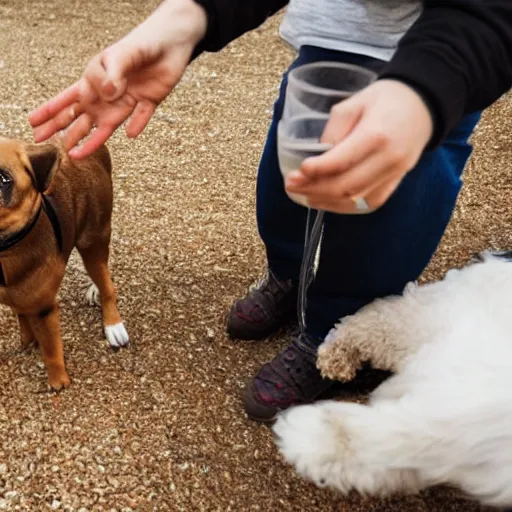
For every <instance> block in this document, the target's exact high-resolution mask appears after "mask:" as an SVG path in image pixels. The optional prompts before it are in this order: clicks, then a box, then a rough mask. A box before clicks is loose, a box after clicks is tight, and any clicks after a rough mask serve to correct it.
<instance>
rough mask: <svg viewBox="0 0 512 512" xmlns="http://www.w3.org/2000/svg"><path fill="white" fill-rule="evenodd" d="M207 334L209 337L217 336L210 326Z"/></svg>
mask: <svg viewBox="0 0 512 512" xmlns="http://www.w3.org/2000/svg"><path fill="white" fill-rule="evenodd" d="M206 336H208V338H214V337H215V331H214V330H213V329H211V328H210V327H208V328H207V329H206Z"/></svg>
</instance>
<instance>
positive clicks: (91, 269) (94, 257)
mask: <svg viewBox="0 0 512 512" xmlns="http://www.w3.org/2000/svg"><path fill="white" fill-rule="evenodd" d="M105 245H106V247H105ZM79 252H80V255H81V256H82V260H83V262H84V266H85V268H86V270H87V273H88V274H89V276H90V278H91V279H92V282H93V283H94V284H95V285H96V286H97V287H98V291H99V294H100V303H101V309H102V313H103V325H104V328H105V335H106V337H107V340H108V342H109V343H110V345H111V346H112V347H114V348H118V347H122V346H124V345H126V344H127V343H128V334H127V332H126V329H125V328H124V325H123V323H122V322H121V315H120V314H119V311H118V309H117V294H116V289H115V287H114V283H113V282H112V278H111V277H110V271H109V269H108V243H107V244H101V245H100V244H97V245H96V246H94V247H93V248H88V249H86V250H84V249H79Z"/></svg>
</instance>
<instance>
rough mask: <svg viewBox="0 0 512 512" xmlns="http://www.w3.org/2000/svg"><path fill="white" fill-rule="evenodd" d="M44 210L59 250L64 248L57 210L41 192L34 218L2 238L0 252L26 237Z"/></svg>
mask: <svg viewBox="0 0 512 512" xmlns="http://www.w3.org/2000/svg"><path fill="white" fill-rule="evenodd" d="M43 210H44V212H45V213H46V216H47V217H48V220H49V221H50V224H51V225H52V230H53V234H54V236H55V241H56V242H57V247H58V248H59V252H62V250H63V241H62V229H61V227H60V222H59V218H58V217H57V211H56V210H55V207H54V205H53V203H52V200H51V199H50V197H49V196H46V195H44V194H41V205H40V206H39V208H38V209H37V212H36V214H35V215H34V217H32V220H31V221H30V222H29V223H28V224H26V225H25V226H23V228H21V229H20V230H19V231H16V233H12V234H11V235H10V236H8V237H7V238H5V239H4V240H0V253H2V252H5V251H7V250H8V249H12V248H13V247H14V246H16V245H18V244H19V243H20V242H21V241H22V240H23V239H24V238H26V237H27V236H28V235H29V233H30V232H31V231H32V230H33V229H34V226H35V225H36V223H37V221H38V220H39V217H40V216H41V212H42V211H43ZM0 286H5V276H4V272H3V269H2V265H1V263H0Z"/></svg>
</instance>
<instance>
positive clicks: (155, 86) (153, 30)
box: [29, 0, 207, 159]
mask: <svg viewBox="0 0 512 512" xmlns="http://www.w3.org/2000/svg"><path fill="white" fill-rule="evenodd" d="M206 24H207V19H206V13H205V11H204V10H203V8H202V7H200V6H199V5H198V4H197V3H196V2H194V1H193V0H166V1H164V2H163V3H162V4H161V5H160V6H159V7H158V8H157V9H156V11H154V12H153V13H152V14H151V15H150V16H149V17H148V18H147V19H146V20H145V21H144V22H143V23H141V24H140V25H139V26H137V27H136V28H135V29H134V30H133V31H132V32H130V33H129V34H128V35H127V36H125V37H124V38H123V39H121V40H120V41H118V42H116V43H115V44H113V45H112V46H110V47H109V48H107V49H105V50H103V51H102V52H100V53H99V54H97V55H96V56H95V57H93V58H92V59H91V60H90V61H89V63H88V65H87V67H86V69H85V71H84V73H83V75H82V77H81V78H80V80H78V81H77V82H75V83H74V84H73V85H72V86H70V87H69V88H67V89H66V90H64V91H62V92H61V93H60V94H58V95H57V96H55V97H54V98H52V99H51V100H49V101H48V102H47V103H45V104H44V105H42V106H40V107H39V108H37V109H36V110H35V111H33V112H32V113H31V114H30V115H29V122H30V124H31V125H32V127H33V128H34V139H35V141H36V142H41V141H44V140H46V139H48V138H49V137H51V136H52V135H54V134H55V133H57V132H59V131H63V130H64V131H63V133H62V138H63V141H64V145H65V147H66V149H67V150H68V151H69V154H70V156H71V157H73V158H77V159H78V158H83V157H85V156H87V155H89V154H91V153H93V152H94V151H95V150H96V149H97V148H98V147H99V146H101V145H102V144H103V143H104V142H105V141H106V140H107V139H108V138H109V137H110V136H111V135H112V133H113V132H114V131H115V130H116V129H117V128H118V127H119V126H120V125H121V124H122V123H123V122H124V121H126V120H127V119H128V122H127V124H126V134H127V136H128V137H137V136H138V135H139V134H140V133H141V132H142V131H143V130H144V128H145V127H146V125H147V124H148V122H149V120H150V118H151V116H152V115H153V113H154V112H155V109H156V108H157V106H158V105H159V104H160V103H161V102H162V101H163V100H164V99H165V98H166V97H167V95H168V94H169V93H170V92H171V91H172V90H173V89H174V87H175V86H176V84H177V83H178V82H179V81H180V79H181V77H182V76H183V73H184V71H185V69H186V67H187V65H188V63H189V62H190V58H191V56H192V53H193V51H194V48H195V47H196V45H197V44H198V43H199V41H200V40H201V39H202V38H203V37H204V34H205V32H206ZM89 134H91V137H90V138H89V139H87V140H86V141H85V142H84V143H83V144H82V145H80V146H77V144H78V143H79V142H80V141H81V140H82V139H84V137H87V136H88V135H89Z"/></svg>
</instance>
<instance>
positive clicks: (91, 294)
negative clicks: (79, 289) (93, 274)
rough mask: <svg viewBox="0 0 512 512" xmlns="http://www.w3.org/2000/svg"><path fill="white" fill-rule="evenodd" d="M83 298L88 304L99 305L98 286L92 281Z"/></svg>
mask: <svg viewBox="0 0 512 512" xmlns="http://www.w3.org/2000/svg"><path fill="white" fill-rule="evenodd" d="M85 300H86V301H87V304H89V306H99V305H100V291H99V290H98V287H97V286H96V285H95V284H94V283H93V284H91V286H89V288H87V291H86V292H85Z"/></svg>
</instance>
